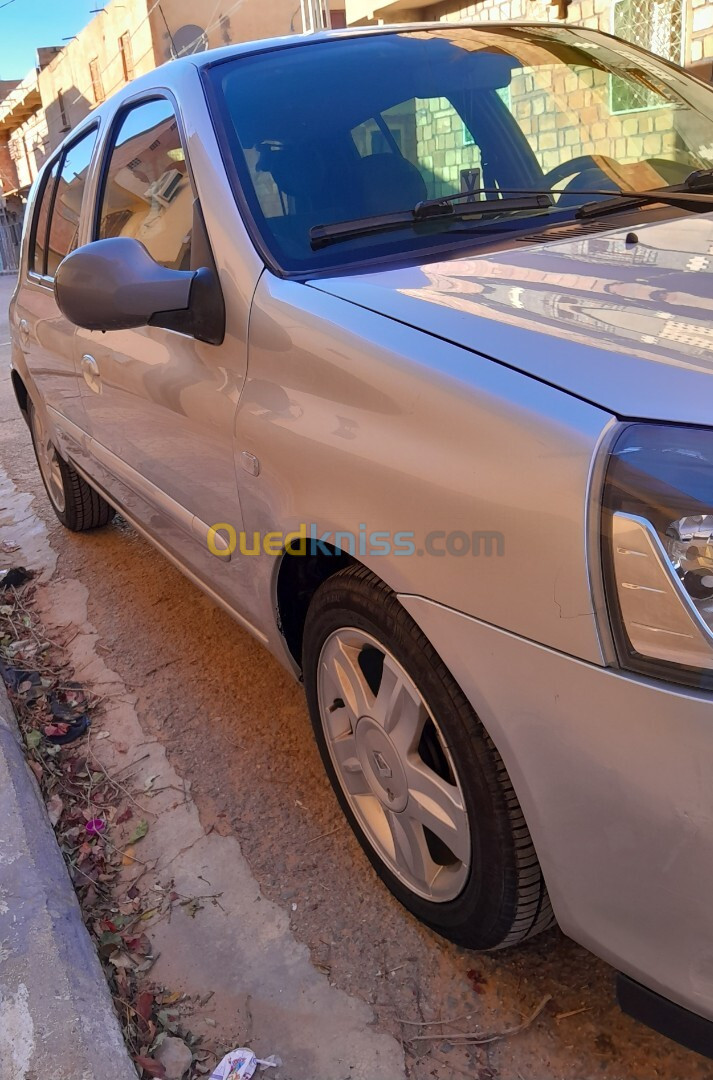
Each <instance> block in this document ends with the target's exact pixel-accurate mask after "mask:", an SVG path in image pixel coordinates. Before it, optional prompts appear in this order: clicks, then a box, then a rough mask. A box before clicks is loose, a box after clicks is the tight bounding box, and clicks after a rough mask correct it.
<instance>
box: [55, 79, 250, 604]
mask: <svg viewBox="0 0 713 1080" xmlns="http://www.w3.org/2000/svg"><path fill="white" fill-rule="evenodd" d="M196 223H197V226H196ZM196 227H198V230H199V231H200V233H201V235H200V237H199V236H197V235H196ZM115 236H122V237H133V238H135V239H137V240H139V241H140V242H141V243H142V244H143V245H144V247H145V248H146V249H147V251H148V253H149V254H150V255H151V256H152V258H153V259H154V260H155V261H156V262H157V263H160V264H161V265H162V266H164V267H169V268H172V269H178V270H186V269H190V268H192V267H193V264H194V262H195V264H196V266H199V265H205V262H204V261H203V262H202V261H201V260H202V259H203V258H204V256H205V254H206V244H209V241H208V238H207V233H206V232H205V229H204V226H203V219H202V215H201V214H200V211H199V209H198V207H197V205H196V190H195V187H194V183H193V179H192V176H191V173H190V168H189V163H188V160H187V157H186V152H185V148H184V141H183V139H182V137H181V132H180V127H179V121H178V116H177V110H176V106H175V104H174V102H173V100H172V99H169V97H168V96H161V95H159V94H157V93H154V94H152V95H151V96H150V97H147V98H142V99H140V100H138V101H133V102H131V103H130V104H129V105H128V106H126V107H124V108H123V109H121V110H120V111H119V113H118V114H117V116H116V118H115V121H114V123H113V125H112V129H111V132H110V135H109V137H108V140H107V147H106V150H105V156H104V160H103V162H102V167H101V173H100V181H99V185H98V194H97V206H96V221H95V229H94V238H95V239H105V238H107V237H115ZM199 248H200V252H199V251H198V249H199ZM196 260H198V261H196ZM76 355H77V363H78V365H79V367H80V370H81V373H82V379H81V392H82V400H83V402H84V406H85V409H86V415H87V426H88V431H89V434H90V436H91V439H92V443H91V455H92V459H93V462H92V468H93V469H94V470H96V471H95V476H96V477H97V479H98V480H99V482H100V483H101V484H102V485H103V486H104V487H105V488H106V490H107V491H108V492H109V494H110V495H111V494H113V495H114V497H115V499H116V500H117V501H118V502H119V503H120V505H121V506H122V507H123V508H124V509H125V510H126V511H127V512H128V514H129V516H131V517H132V518H133V519H134V521H135V522H136V523H137V524H138V525H139V526H141V527H144V528H145V529H147V530H148V532H149V533H150V535H151V536H152V538H153V539H154V540H156V541H158V542H159V543H160V545H161V546H162V547H163V548H164V549H165V550H166V551H167V552H168V553H169V554H172V555H173V556H175V557H177V558H178V559H179V561H180V562H181V564H182V566H183V567H184V568H187V569H188V570H189V571H193V572H194V573H196V574H197V575H198V576H199V578H200V579H201V580H202V581H203V582H208V583H210V584H211V585H213V586H214V587H215V589H216V591H217V592H218V593H219V594H220V595H221V596H222V597H223V598H224V599H227V600H229V601H230V602H231V604H237V605H238V606H239V595H240V591H241V589H240V581H239V579H240V576H241V572H242V571H241V567H240V560H239V559H238V558H233V559H232V560H231V559H230V556H229V555H226V554H221V555H216V554H215V553H214V552H215V550H220V551H221V552H222V551H224V547H225V545H223V544H221V540H220V537H219V538H218V539H217V541H216V542H217V548H216V544H215V543H214V544H212V545H209V543H208V539H209V531H210V528H211V526H213V525H216V524H218V523H223V522H227V523H229V524H230V525H232V526H233V528H235V529H236V530H237V531H239V530H240V529H241V527H242V519H241V515H240V507H239V502H238V495H237V485H236V477H235V465H234V454H233V424H234V418H235V412H236V408H237V402H238V397H239V394H240V390H241V388H242V384H243V381H244V378H245V366H246V361H247V355H246V347H245V343H244V341H242V342H239V341H236V340H235V339H234V338H233V337H231V336H230V335H229V334H228V335H226V339H225V342H224V343H223V345H221V346H215V345H208V344H205V343H203V342H199V341H196V340H195V339H194V338H193V337H191V336H189V335H188V334H184V333H178V332H176V331H173V330H166V329H163V328H160V327H151V326H147V327H141V328H139V329H132V330H116V331H109V332H107V333H102V332H98V331H97V332H93V331H88V330H84V329H81V328H80V329H78V331H77V339H76ZM211 535H212V534H211ZM221 535H223V534H221ZM228 562H231V563H232V565H231V566H230V568H229V569H226V564H227V563H228Z"/></svg>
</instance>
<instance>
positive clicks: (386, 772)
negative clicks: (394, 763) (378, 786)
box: [372, 750, 393, 780]
mask: <svg viewBox="0 0 713 1080" xmlns="http://www.w3.org/2000/svg"><path fill="white" fill-rule="evenodd" d="M372 756H373V758H374V766H375V768H376V771H377V772H378V774H379V776H383V777H384V779H385V780H390V779H391V777H392V776H393V773H392V771H391V767H390V766H389V763H388V761H387V760H386V758H385V757H384V755H383V754H382V753H380V751H378V750H375V751H374V753H373V755H372Z"/></svg>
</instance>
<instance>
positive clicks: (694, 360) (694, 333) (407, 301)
mask: <svg viewBox="0 0 713 1080" xmlns="http://www.w3.org/2000/svg"><path fill="white" fill-rule="evenodd" d="M596 226H598V227H599V228H601V226H602V223H601V219H600V220H599V221H598V222H597V223H596ZM596 226H595V227H596ZM590 227H591V226H590ZM576 228H577V227H576V226H575V227H573V234H572V238H567V239H558V240H556V241H552V240H550V241H547V242H534V243H533V242H529V243H527V244H519V245H518V247H517V248H516V249H513V248H512V247H509V248H508V249H507V250H504V251H501V252H497V253H495V254H493V253H492V251H490V252H488V253H487V254H482V255H477V254H476V255H468V256H467V257H465V258H459V257H453V258H449V259H448V260H447V261H441V262H427V263H423V264H421V265H417V266H409V267H402V268H398V269H390V270H384V271H382V272H380V273H360V274H352V275H349V276H341V277H331V278H322V279H319V280H315V281H312V282H310V284H311V285H312V286H313V287H315V288H318V289H321V290H323V291H324V292H328V293H331V294H332V295H334V296H339V297H342V298H343V299H345V300H348V301H350V302H352V303H354V304H358V305H360V306H362V307H364V308H369V309H370V310H372V311H376V312H379V313H381V314H383V315H386V316H388V317H389V318H391V319H395V320H397V321H399V322H401V323H406V324H407V325H409V326H413V327H417V328H418V329H420V330H423V331H425V332H426V333H428V334H433V335H435V336H437V337H439V338H444V339H446V340H447V341H451V342H454V343H455V344H457V345H461V346H464V347H465V348H467V349H470V350H472V351H473V352H474V353H479V354H481V355H484V356H487V357H490V358H492V359H494V360H497V361H499V362H500V363H503V364H507V365H508V366H509V367H513V368H516V369H518V370H520V371H523V372H525V373H527V374H528V375H532V376H534V377H536V378H538V379H542V380H545V381H546V382H548V383H551V384H553V385H555V386H557V387H560V388H561V389H563V390H566V391H568V392H569V393H572V394H576V395H578V396H579V397H582V398H585V399H587V400H588V401H591V402H594V403H595V404H597V405H601V406H602V407H604V408H606V409H608V410H610V411H611V412H614V413H616V414H617V415H619V416H622V417H637V418H648V419H659V420H669V421H681V422H687V423H696V424H707V425H710V424H713V214H705V215H701V214H691V215H689V216H685V217H675V218H673V219H670V220H667V221H659V222H652V223H649V224H640V225H637V227H636V236H637V237H638V242H635V243H634V242H631V243H627V236H628V235H629V230H628V229H622V228H606V229H605V231H603V232H596V233H593V234H587V233H586V232H584V234H582V232H581V231H580V233H579V235H578V234H577V232H576V231H574V230H575V229H576ZM579 228H580V230H581V226H580V227H579ZM585 229H586V226H585Z"/></svg>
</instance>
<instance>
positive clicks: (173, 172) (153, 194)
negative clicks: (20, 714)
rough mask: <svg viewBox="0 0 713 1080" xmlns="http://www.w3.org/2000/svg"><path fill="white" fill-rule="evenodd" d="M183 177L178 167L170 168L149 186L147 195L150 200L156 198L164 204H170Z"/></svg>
mask: <svg viewBox="0 0 713 1080" xmlns="http://www.w3.org/2000/svg"><path fill="white" fill-rule="evenodd" d="M182 179H183V173H182V172H179V171H178V169H168V170H167V171H166V172H165V173H164V174H163V176H160V177H159V178H158V180H154V182H153V184H151V185H150V187H149V188H147V191H146V197H147V199H148V200H149V201H152V200H154V199H155V200H156V202H159V203H161V205H162V206H169V205H170V204H171V203H172V202H173V200H174V199H175V197H176V195H177V194H178V189H179V187H180V184H181V180H182Z"/></svg>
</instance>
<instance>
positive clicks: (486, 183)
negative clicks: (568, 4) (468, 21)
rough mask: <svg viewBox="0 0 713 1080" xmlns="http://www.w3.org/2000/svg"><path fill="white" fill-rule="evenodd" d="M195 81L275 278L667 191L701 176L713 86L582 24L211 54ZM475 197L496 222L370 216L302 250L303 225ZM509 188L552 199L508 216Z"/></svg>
mask: <svg viewBox="0 0 713 1080" xmlns="http://www.w3.org/2000/svg"><path fill="white" fill-rule="evenodd" d="M208 76H209V79H210V82H211V87H212V94H211V97H212V100H213V102H214V107H215V112H216V115H217V125H218V128H219V133H220V135H221V138H222V140H223V145H224V152H225V153H226V155H227V156H228V157H229V158H230V159H231V162H232V164H234V166H235V172H236V174H237V180H238V187H239V197H240V198H244V200H245V203H246V207H247V210H248V215H249V218H251V222H252V225H253V227H254V228H255V230H256V232H257V234H258V239H259V241H260V242H261V244H262V247H263V250H264V251H265V252H266V253H267V255H268V256H269V257H270V258H271V259H272V260H273V261H274V262H275V263H276V264H277V265H278V266H279V267H281V268H282V269H283V270H286V271H288V272H299V273H304V272H310V271H312V270H314V271H317V270H322V269H325V268H330V267H337V266H339V267H345V266H346V267H348V266H349V265H350V264H356V263H363V262H364V261H365V260H372V259H378V258H383V257H391V256H393V255H395V254H396V255H406V256H408V255H409V254H410V253H418V252H419V251H425V250H433V249H434V248H435V249H440V250H442V247H443V245H450V246H453V245H454V244H456V243H463V242H464V241H465V242H471V243H472V242H473V241H474V240H475V241H479V240H480V239H481V238H482V237H487V238H488V239H489V240H490V241H491V242H492V238H493V235H494V233H501V232H502V231H503V230H508V229H509V230H512V229H520V230H521V229H522V228H523V225H524V226H525V227H526V228H530V229H531V228H532V227H534V225H535V224H538V225H539V224H540V223H542V224H548V223H549V222H550V221H551V220H553V219H557V220H561V219H562V218H563V217H565V218H566V217H573V216H574V213H575V211H576V210H577V208H578V207H579V206H581V205H583V204H584V203H588V202H591V201H592V199H593V198H596V197H601V198H602V199H604V198H611V195H607V192H617V191H631V192H636V191H646V190H649V189H652V188H657V187H661V186H663V185H670V184H680V183H683V182H684V181H685V180H686V178H687V177H688V176H689V175H690V174H691V173H692V172H693V171H695V170H704V169H710V168H711V166H713V90H711V89H709V88H708V87H706V86H704V85H703V84H702V83H700V82H698V81H697V80H695V79H693V78H691V77H689V76H687V75H686V74H685V73H684V72H682V71H680V70H679V69H678V68H676V67H673V66H672V65H669V64H667V63H665V62H663V61H660V60H658V59H656V58H655V57H654V56H651V55H650V54H648V53H645V52H642V51H641V50H639V49H637V48H635V47H633V46H628V45H626V44H624V43H623V42H620V41H616V40H615V39H613V38H610V37H607V36H606V35H603V34H599V33H597V32H596V31H589V30H585V29H577V28H572V29H570V28H564V27H551V28H550V27H528V26H498V27H490V28H487V29H486V28H476V27H467V26H458V27H455V26H453V27H452V26H445V25H444V26H443V28H438V29H433V28H430V27H429V28H425V27H424V28H423V29H416V30H407V31H403V32H402V31H394V32H389V33H376V34H366V35H364V36H361V37H349V36H340V37H335V38H331V39H329V38H327V39H321V40H316V41H314V42H311V43H309V42H304V41H303V42H301V43H300V44H299V45H297V46H293V45H289V46H287V47H284V48H279V49H272V50H266V51H264V52H260V53H253V54H249V55H246V56H243V57H234V58H230V59H229V60H227V61H220V62H218V63H216V64H214V65H213V66H212V67H211V68H210V69H209V73H208ZM480 189H486V191H487V194H486V193H485V192H484V193H483V194H476V195H474V196H473V202H470V201H469V202H468V203H467V204H466V205H467V206H469V207H470V208H471V209H473V208H474V203H475V200H480V199H483V200H492V199H493V198H494V197H495V198H499V197H501V198H502V202H503V213H502V215H500V214H497V215H495V216H493V215H492V213H489V214H488V215H485V214H484V215H483V216H482V217H477V216H476V217H473V216H471V217H469V218H468V217H467V218H466V219H465V220H464V219H463V215H462V213H458V214H454V215H452V216H450V217H449V216H447V215H442V216H436V217H435V218H428V219H427V220H413V221H410V220H408V221H405V222H403V223H398V224H397V226H396V227H393V223H392V225H391V227H390V228H388V229H385V230H384V231H383V232H382V231H380V229H379V227H378V221H377V227H376V230H374V229H373V228H372V229H371V230H370V231H368V232H367V233H366V234H360V233H359V232H355V233H354V234H353V235H349V236H348V237H342V238H340V242H339V243H338V244H334V245H329V246H325V247H318V248H317V249H316V250H315V248H314V246H313V244H312V243H311V230H313V229H314V228H315V227H316V226H323V225H330V224H334V223H337V222H347V221H348V222H354V221H355V220H358V219H367V220H369V221H371V223H372V226H373V224H374V220H375V219H378V218H379V216H381V215H389V214H394V213H396V212H399V211H408V210H410V209H413V208H414V207H415V206H416V205H417V204H418V203H420V202H423V201H424V200H426V199H434V198H439V197H442V196H445V195H453V194H455V193H457V192H460V191H476V192H478V191H480ZM522 190H527V191H532V190H537V191H552V192H554V198H553V199H552V200H551V205H549V201H548V200H544V202H545V204H546V205H544V206H539V207H538V206H537V203H536V202H534V203H533V204H532V205H530V206H529V208H528V204H527V203H525V208H524V209H523V208H522V199H520V200H519V204H518V205H519V207H520V208H519V209H518V206H517V205H515V204H514V203H511V205H510V207H508V205H507V201H506V200H507V199H508V198H510V196H509V195H508V194H507V193H509V192H512V191H522ZM598 192H601V193H602V194H601V195H599V196H597V195H596V194H594V195H593V194H592V193H598ZM500 193H502V196H500ZM455 205H456V207H457V208H458V209H459V211H462V210H463V204H462V203H456V204H455ZM476 209H477V208H476ZM490 210H492V207H491V208H490ZM642 212H645V211H642ZM674 212H675V211H671V213H674Z"/></svg>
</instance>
